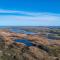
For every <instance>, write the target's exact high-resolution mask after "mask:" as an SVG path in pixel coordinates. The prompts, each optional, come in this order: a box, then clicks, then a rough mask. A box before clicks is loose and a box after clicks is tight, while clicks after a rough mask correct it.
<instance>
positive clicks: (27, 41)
mask: <svg viewBox="0 0 60 60" xmlns="http://www.w3.org/2000/svg"><path fill="white" fill-rule="evenodd" d="M15 42H20V43H24V44H25V45H26V46H32V45H33V43H32V42H31V41H29V40H27V39H16V40H15Z"/></svg>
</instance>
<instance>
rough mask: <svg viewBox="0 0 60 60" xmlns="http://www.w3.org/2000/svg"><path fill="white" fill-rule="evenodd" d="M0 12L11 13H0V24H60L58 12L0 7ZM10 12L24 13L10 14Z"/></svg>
mask: <svg viewBox="0 0 60 60" xmlns="http://www.w3.org/2000/svg"><path fill="white" fill-rule="evenodd" d="M0 13H11V14H10V15H0V25H16V26H19V25H20V26H21V25H30V26H35V25H36V26H38V25H39V26H40V25H45V26H46V25H47V26H48V25H53V26H56V25H57V26H58V25H59V26H60V14H55V13H46V12H45V13H44V12H43V13H42V12H41V13H40V12H38V13H37V12H36V13H34V12H25V11H13V10H3V9H0ZM12 14H24V15H27V16H21V15H19V16H18V15H12Z"/></svg>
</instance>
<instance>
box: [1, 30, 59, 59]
mask: <svg viewBox="0 0 60 60" xmlns="http://www.w3.org/2000/svg"><path fill="white" fill-rule="evenodd" d="M15 39H28V40H29V41H31V43H32V46H26V45H25V44H24V43H19V42H15ZM59 44H60V43H59V42H57V41H56V40H55V41H54V40H53V41H48V40H47V39H46V38H44V37H41V36H39V35H31V34H30V35H29V34H21V33H13V32H10V31H6V30H0V60H60V47H59Z"/></svg>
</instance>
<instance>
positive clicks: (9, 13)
mask: <svg viewBox="0 0 60 60" xmlns="http://www.w3.org/2000/svg"><path fill="white" fill-rule="evenodd" d="M0 26H60V0H0Z"/></svg>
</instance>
